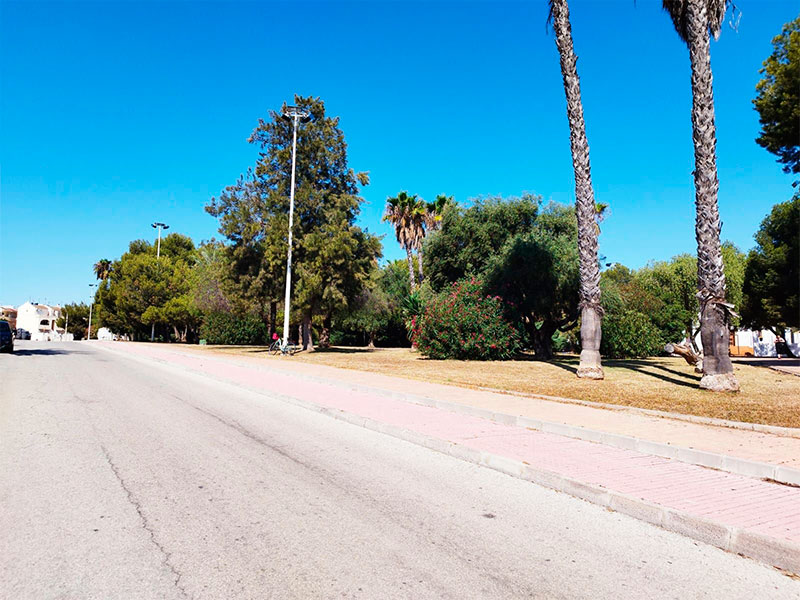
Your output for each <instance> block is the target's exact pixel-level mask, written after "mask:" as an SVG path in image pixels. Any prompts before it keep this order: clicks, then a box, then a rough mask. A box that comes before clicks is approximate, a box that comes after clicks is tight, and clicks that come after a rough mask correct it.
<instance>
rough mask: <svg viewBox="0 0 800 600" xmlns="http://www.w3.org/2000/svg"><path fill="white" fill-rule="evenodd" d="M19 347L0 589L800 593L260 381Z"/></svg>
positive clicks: (5, 425) (756, 571)
mask: <svg viewBox="0 0 800 600" xmlns="http://www.w3.org/2000/svg"><path fill="white" fill-rule="evenodd" d="M16 348H17V352H16V354H15V355H13V356H9V355H0V596H2V597H3V598H8V599H13V600H20V599H26V598H35V599H37V600H38V599H42V598H70V599H72V598H103V599H109V598H132V599H137V600H139V599H145V598H159V599H160V598H220V599H233V598H303V599H308V598H380V599H384V598H413V599H421V598H458V599H464V598H503V599H508V598H533V597H536V598H681V599H685V598H743V599H747V600H752V599H753V598H760V599H761V598H782V599H789V598H800V581H797V580H795V579H791V578H790V577H787V576H786V575H784V574H781V573H779V572H778V571H776V570H774V569H772V568H769V567H766V566H763V565H760V564H758V563H756V562H753V561H750V560H747V559H743V558H740V557H737V556H734V555H730V554H726V553H725V552H723V551H721V550H718V549H716V548H712V547H709V546H705V545H703V544H699V543H696V542H693V541H691V540H689V539H686V538H683V537H681V536H679V535H676V534H672V533H668V532H665V531H662V530H660V529H658V528H656V527H653V526H650V525H647V524H644V523H641V522H639V521H636V520H634V519H631V518H628V517H625V516H621V515H618V514H615V513H611V512H608V511H606V510H604V509H602V508H599V507H597V506H594V505H591V504H588V503H586V502H583V501H581V500H576V499H574V498H571V497H569V496H566V495H564V494H559V493H556V492H552V491H549V490H546V489H544V488H541V487H538V486H536V485H533V484H531V483H528V482H525V481H521V480H517V479H514V478H511V477H508V476H506V475H503V474H500V473H498V472H495V471H492V470H489V469H485V468H482V467H478V466H476V465H473V464H469V463H465V462H461V461H459V460H456V459H454V458H451V457H448V456H444V455H441V454H438V453H436V452H433V451H430V450H427V449H424V448H421V447H418V446H415V445H413V444H410V443H407V442H403V441H400V440H398V439H395V438H392V437H388V436H385V435H382V434H379V433H376V432H373V431H369V430H366V429H362V428H359V427H357V426H353V425H350V424H347V423H344V422H342V421H339V420H335V419H331V418H329V417H326V416H324V415H320V414H317V413H314V412H310V411H307V410H304V409H302V408H299V407H296V406H292V405H288V404H285V403H282V402H280V401H277V400H272V399H270V398H268V397H266V396H263V395H260V394H255V393H251V392H248V391H246V390H243V389H241V388H238V387H234V386H230V385H226V384H222V383H219V382H216V381H213V380H210V379H206V378H204V377H202V376H198V375H189V374H186V373H183V372H180V371H177V370H173V369H171V368H170V367H167V366H164V365H158V364H155V363H153V364H148V363H144V362H141V361H139V360H133V359H129V358H125V357H120V356H118V355H116V354H114V353H111V352H108V351H105V350H102V349H99V348H97V347H95V346H93V345H92V344H91V343H85V342H84V343H79V342H75V343H50V344H45V343H38V344H37V343H31V342H19V341H18V342H17V346H16ZM297 385H298V386H301V385H303V383H302V382H301V381H299V380H298V383H297Z"/></svg>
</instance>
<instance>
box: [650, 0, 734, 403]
mask: <svg viewBox="0 0 800 600" xmlns="http://www.w3.org/2000/svg"><path fill="white" fill-rule="evenodd" d="M729 4H730V2H729V1H728V0H663V6H664V9H665V10H666V11H667V12H668V13H669V15H670V17H671V19H672V23H673V25H674V26H675V30H676V31H677V33H678V35H679V36H680V38H681V39H682V40H683V41H684V42H685V43H686V45H687V47H688V48H689V59H690V62H691V71H692V79H691V85H692V139H693V141H694V159H695V168H694V186H695V205H696V209H697V210H696V219H695V236H696V238H697V259H698V260H697V273H698V294H699V298H700V329H701V334H700V335H701V338H702V341H703V353H704V356H703V377H702V379H701V381H700V387H701V388H704V389H709V390H714V391H738V389H739V382H738V381H737V380H736V376H735V375H734V373H733V364H732V363H731V359H730V357H729V341H728V327H729V323H730V317H731V316H732V315H731V311H730V310H729V307H728V306H727V303H726V301H725V291H726V290H725V273H724V270H723V262H722V249H721V245H720V238H719V232H720V229H721V227H722V225H721V223H720V218H719V208H718V205H717V192H718V190H719V179H718V175H717V154H716V146H717V135H716V127H715V124H714V120H715V119H714V92H713V89H712V85H711V81H712V74H711V48H710V36H711V35H713V36H714V37H715V38H717V37H719V34H720V26H721V24H722V21H723V19H724V17H725V12H726V10H727V7H728V5H729Z"/></svg>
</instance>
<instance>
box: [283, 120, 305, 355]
mask: <svg viewBox="0 0 800 600" xmlns="http://www.w3.org/2000/svg"><path fill="white" fill-rule="evenodd" d="M283 118H284V119H286V120H287V121H291V123H292V184H291V188H290V189H289V251H288V254H287V256H286V296H285V297H284V302H283V345H284V346H286V345H287V344H288V343H289V312H290V308H291V306H290V305H291V300H292V226H293V225H294V173H295V166H296V164H297V124H298V123H301V122H302V123H307V122H308V121H310V120H311V113H309V112H308V111H307V110H306V109H304V108H300V107H299V106H287V107H286V110H285V111H283Z"/></svg>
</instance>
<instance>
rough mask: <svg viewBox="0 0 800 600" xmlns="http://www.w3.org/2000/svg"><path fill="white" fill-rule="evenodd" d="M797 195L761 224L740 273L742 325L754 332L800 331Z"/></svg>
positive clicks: (799, 213) (799, 207)
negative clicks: (791, 329)
mask: <svg viewBox="0 0 800 600" xmlns="http://www.w3.org/2000/svg"><path fill="white" fill-rule="evenodd" d="M799 238H800V194H795V196H794V197H793V198H792V199H791V200H789V201H788V202H783V203H781V204H776V205H775V206H774V207H773V208H772V211H771V212H770V214H769V215H767V216H766V217H765V218H764V220H763V221H762V222H761V227H760V228H759V230H758V232H757V233H756V235H755V239H756V247H755V248H754V249H753V250H751V251H750V253H749V254H748V256H747V265H746V267H745V271H744V286H743V296H744V301H743V306H742V321H743V323H744V325H746V326H748V327H752V328H754V329H771V330H772V331H774V332H779V331H780V330H781V329H784V328H786V327H791V328H793V329H798V328H800V302H798V296H800V289H799V288H800V241H799Z"/></svg>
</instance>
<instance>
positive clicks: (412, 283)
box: [406, 248, 417, 292]
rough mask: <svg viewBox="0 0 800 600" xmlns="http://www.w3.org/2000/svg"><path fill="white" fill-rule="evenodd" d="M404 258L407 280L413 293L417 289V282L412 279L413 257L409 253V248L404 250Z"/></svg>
mask: <svg viewBox="0 0 800 600" xmlns="http://www.w3.org/2000/svg"><path fill="white" fill-rule="evenodd" d="M406 258H407V259H408V280H409V282H410V283H411V291H412V292H413V291H414V290H415V289H416V288H417V285H416V284H417V282H416V280H415V278H414V255H413V254H412V253H411V248H406Z"/></svg>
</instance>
